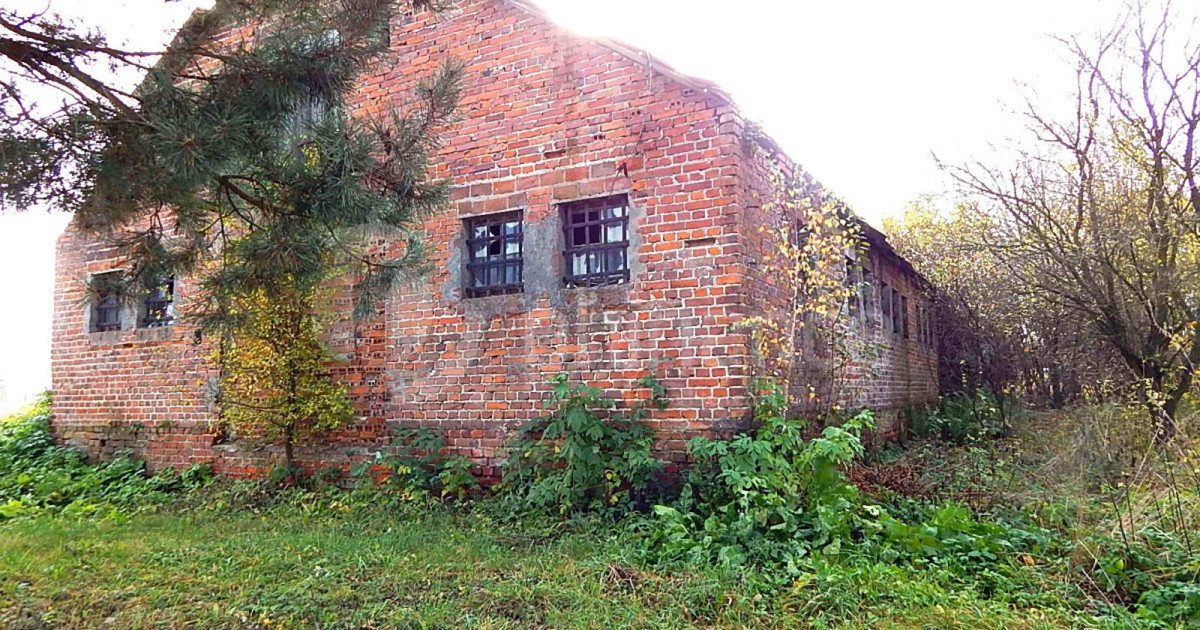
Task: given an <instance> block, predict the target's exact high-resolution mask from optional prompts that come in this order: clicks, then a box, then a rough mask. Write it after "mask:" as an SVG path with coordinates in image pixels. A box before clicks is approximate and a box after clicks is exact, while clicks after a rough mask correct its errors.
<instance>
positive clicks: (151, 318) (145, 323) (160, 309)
mask: <svg viewBox="0 0 1200 630" xmlns="http://www.w3.org/2000/svg"><path fill="white" fill-rule="evenodd" d="M174 322H175V278H174V277H170V278H165V279H163V281H162V282H161V283H160V284H159V285H158V286H156V287H154V289H152V290H151V291H150V292H149V293H147V294H146V296H145V297H144V298H142V317H141V320H140V321H139V322H138V323H139V324H140V325H141V327H142V328H162V327H163V326H170V325H171V324H172V323H174Z"/></svg>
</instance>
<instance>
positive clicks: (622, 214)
mask: <svg viewBox="0 0 1200 630" xmlns="http://www.w3.org/2000/svg"><path fill="white" fill-rule="evenodd" d="M561 208H562V216H563V234H564V236H565V237H566V249H565V250H564V251H563V262H564V265H565V275H564V278H563V281H564V282H565V283H566V285H567V286H568V287H597V286H604V285H609V284H624V283H627V282H629V197H628V196H626V195H614V196H612V197H603V198H601V199H588V200H585V201H575V202H571V203H565V204H562V206H561Z"/></svg>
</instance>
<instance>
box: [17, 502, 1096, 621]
mask: <svg viewBox="0 0 1200 630" xmlns="http://www.w3.org/2000/svg"><path fill="white" fill-rule="evenodd" d="M319 514H320V515H319V516H313V515H310V514H305V511H304V510H303V509H297V508H286V509H285V508H275V509H272V510H267V511H263V512H259V513H253V512H234V513H231V514H230V515H225V516H219V515H216V514H214V513H213V512H207V511H205V512H196V513H194V514H193V515H191V516H189V515H183V514H174V515H173V514H144V515H138V516H133V517H130V518H128V519H120V520H108V521H104V520H99V521H97V520H77V519H70V518H62V517H58V518H49V517H42V518H37V519H31V520H24V521H20V522H14V523H9V524H7V525H4V526H2V527H0V627H3V628H6V629H22V628H309V627H321V628H692V627H711V628H793V627H795V628H802V627H846V628H855V627H871V628H999V627H1004V628H1067V627H1080V626H1081V625H1084V621H1081V619H1083V618H1080V617H1076V616H1074V615H1072V614H1070V613H1067V612H1065V611H1053V610H1051V611H1046V610H1037V609H1032V610H1030V609H1026V610H1012V609H1010V608H1009V607H1008V606H1005V605H1003V604H999V603H997V602H993V601H989V600H983V599H980V598H978V597H975V596H974V595H973V594H972V593H970V592H952V591H948V590H945V589H943V588H941V587H939V586H937V585H935V584H933V583H931V582H925V581H923V580H922V579H920V578H919V577H914V578H912V579H906V580H899V581H897V580H896V579H895V578H896V574H894V573H881V574H876V575H872V574H870V573H868V574H864V575H861V576H846V577H847V579H846V580H845V582H844V583H839V584H835V585H832V586H831V587H825V588H823V587H821V586H820V585H813V584H809V585H797V586H796V587H795V588H794V589H793V590H792V591H791V592H788V593H784V594H782V595H781V596H780V598H779V599H778V601H771V602H766V601H763V600H762V599H761V598H755V597H752V596H750V595H749V594H748V592H749V591H748V590H747V589H746V588H744V587H739V584H738V578H737V576H733V577H724V578H722V577H717V576H714V575H710V574H707V573H702V574H699V575H697V574H691V575H688V574H680V575H659V574H656V573H653V572H650V571H647V570H637V569H634V568H631V567H634V566H636V563H635V562H634V561H632V560H630V559H629V554H630V552H629V551H628V550H627V549H624V548H622V546H621V545H619V544H617V543H614V542H613V540H610V539H605V538H602V537H600V536H597V535H594V534H583V533H568V534H563V535H553V536H549V535H546V534H545V533H542V534H538V533H531V532H530V531H528V530H527V529H523V528H520V527H515V526H502V525H498V524H496V523H494V522H491V521H490V519H489V518H488V517H487V516H485V515H484V514H483V513H481V512H478V511H476V512H471V513H466V514H451V513H447V512H443V511H436V512H434V513H430V514H427V515H425V516H421V517H413V516H397V515H389V514H385V513H383V511H382V510H374V509H367V510H366V511H364V512H357V513H354V512H352V513H348V514H340V515H331V514H330V513H329V511H328V510H322V511H320V512H319Z"/></svg>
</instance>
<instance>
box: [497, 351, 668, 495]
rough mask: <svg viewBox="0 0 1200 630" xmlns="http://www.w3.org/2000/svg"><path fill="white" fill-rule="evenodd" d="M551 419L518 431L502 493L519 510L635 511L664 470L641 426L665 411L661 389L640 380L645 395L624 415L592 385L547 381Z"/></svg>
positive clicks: (563, 378)
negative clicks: (653, 414)
mask: <svg viewBox="0 0 1200 630" xmlns="http://www.w3.org/2000/svg"><path fill="white" fill-rule="evenodd" d="M550 382H551V383H552V384H553V385H554V391H553V395H552V396H551V397H550V400H549V401H548V403H547V404H548V406H549V407H550V408H552V409H553V411H552V413H551V414H550V415H549V416H547V417H545V418H540V419H538V420H535V421H533V422H531V423H529V424H526V425H525V426H523V427H521V428H520V429H519V431H518V433H517V438H516V439H515V440H514V441H513V442H512V443H511V444H510V445H509V450H510V453H511V454H510V456H509V459H508V461H507V462H506V463H505V465H504V477H503V480H502V483H501V489H502V491H503V492H504V493H505V495H507V496H508V497H510V498H512V499H514V500H515V501H516V503H517V507H518V509H522V510H534V511H556V512H558V513H560V514H567V513H570V512H582V511H592V512H611V511H616V512H626V511H629V510H631V509H634V508H635V507H637V506H638V504H639V501H641V500H642V499H643V498H644V495H645V493H646V492H647V491H648V490H649V488H650V487H651V486H652V484H653V483H654V481H655V480H656V476H657V475H658V473H659V471H661V470H662V467H663V464H662V462H660V461H659V460H657V459H655V457H654V455H653V452H652V447H653V445H654V431H653V430H652V429H650V428H649V427H648V426H646V424H645V423H644V422H643V420H644V419H645V418H646V416H647V415H649V413H650V412H651V410H652V409H659V410H661V409H665V408H666V407H667V398H666V388H665V387H663V386H662V385H661V384H660V383H658V382H657V381H655V380H654V379H653V378H652V377H649V376H647V377H645V378H643V379H641V381H639V384H640V385H641V386H642V387H645V388H646V389H648V390H649V392H650V393H649V396H648V397H646V398H644V399H641V400H639V401H638V402H637V403H636V404H634V405H633V406H632V408H630V409H629V410H628V412H626V413H621V412H620V411H618V410H617V401H615V400H613V399H611V398H606V397H604V395H603V392H602V391H600V390H599V389H596V388H594V387H586V386H582V385H575V384H571V383H570V382H568V380H567V377H566V375H562V374H560V375H556V376H554V377H552V378H551V379H550Z"/></svg>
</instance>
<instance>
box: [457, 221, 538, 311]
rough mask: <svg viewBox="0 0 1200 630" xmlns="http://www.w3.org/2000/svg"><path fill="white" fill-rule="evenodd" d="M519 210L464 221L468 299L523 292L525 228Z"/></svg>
mask: <svg viewBox="0 0 1200 630" xmlns="http://www.w3.org/2000/svg"><path fill="white" fill-rule="evenodd" d="M523 218H524V217H523V214H522V212H521V211H520V210H517V211H515V212H504V213H502V214H492V215H488V216H483V217H474V218H470V219H467V220H466V228H467V252H468V255H469V256H468V261H467V297H483V296H487V295H502V294H506V293H520V292H521V291H522V290H523V289H524V284H525V278H524V276H525V270H524V258H523V256H524V251H523V249H524V227H523Z"/></svg>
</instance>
